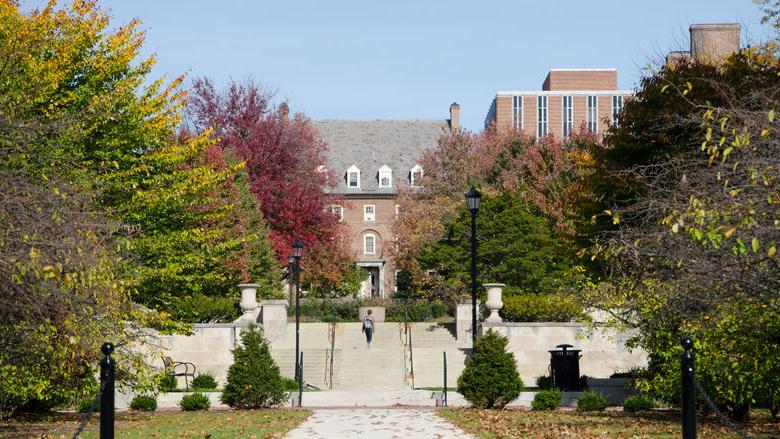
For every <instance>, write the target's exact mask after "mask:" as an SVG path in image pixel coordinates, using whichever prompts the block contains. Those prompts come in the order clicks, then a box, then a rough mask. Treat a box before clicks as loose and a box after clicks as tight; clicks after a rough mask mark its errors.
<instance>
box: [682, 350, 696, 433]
mask: <svg viewBox="0 0 780 439" xmlns="http://www.w3.org/2000/svg"><path fill="white" fill-rule="evenodd" d="M680 344H681V345H682V347H683V349H685V352H683V353H682V354H680V372H681V377H680V378H681V383H682V424H683V425H682V437H683V439H696V385H695V383H696V381H695V380H696V376H695V374H694V364H693V352H692V350H693V340H691V338H690V337H687V336H686V337H683V338H682V340H681V341H680Z"/></svg>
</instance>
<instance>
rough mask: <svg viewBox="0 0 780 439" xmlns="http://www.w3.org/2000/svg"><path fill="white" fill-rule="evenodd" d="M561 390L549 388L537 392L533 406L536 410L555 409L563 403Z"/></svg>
mask: <svg viewBox="0 0 780 439" xmlns="http://www.w3.org/2000/svg"><path fill="white" fill-rule="evenodd" d="M561 395H562V393H561V391H560V390H558V389H548V390H542V391H541V392H537V394H536V395H534V400H533V402H531V407H533V409H534V410H555V409H557V408H558V407H559V406H560V405H561Z"/></svg>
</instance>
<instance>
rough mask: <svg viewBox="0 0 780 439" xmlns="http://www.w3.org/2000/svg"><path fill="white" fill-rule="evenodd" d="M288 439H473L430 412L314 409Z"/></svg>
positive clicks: (414, 410) (424, 410)
mask: <svg viewBox="0 0 780 439" xmlns="http://www.w3.org/2000/svg"><path fill="white" fill-rule="evenodd" d="M287 438H288V439H304V438H305V439H310V438H337V439H347V438H363V439H365V438H370V439H383V438H442V439H444V438H447V439H450V438H452V439H461V438H462V439H473V436H469V435H467V434H465V433H464V432H463V431H462V430H460V429H459V428H457V427H455V426H454V425H452V424H450V423H449V422H447V421H446V420H444V419H443V418H441V417H439V416H437V415H436V412H435V411H434V410H432V409H393V408H388V409H362V408H361V409H317V410H314V413H313V414H312V415H311V416H310V417H309V419H307V420H306V422H304V423H303V424H301V425H299V426H298V428H296V429H295V430H293V431H291V432H290V433H289V434H288V435H287Z"/></svg>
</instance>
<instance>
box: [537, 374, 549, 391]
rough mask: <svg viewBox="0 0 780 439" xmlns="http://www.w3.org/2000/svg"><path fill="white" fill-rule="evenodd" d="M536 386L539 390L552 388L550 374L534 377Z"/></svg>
mask: <svg viewBox="0 0 780 439" xmlns="http://www.w3.org/2000/svg"><path fill="white" fill-rule="evenodd" d="M536 387H537V388H538V389H539V390H547V389H552V388H553V379H552V377H551V376H550V375H542V376H539V377H536Z"/></svg>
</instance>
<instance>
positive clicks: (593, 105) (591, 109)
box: [587, 96, 599, 133]
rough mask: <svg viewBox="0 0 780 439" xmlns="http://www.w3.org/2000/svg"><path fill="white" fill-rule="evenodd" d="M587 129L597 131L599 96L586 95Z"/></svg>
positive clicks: (592, 131)
mask: <svg viewBox="0 0 780 439" xmlns="http://www.w3.org/2000/svg"><path fill="white" fill-rule="evenodd" d="M587 122H588V131H590V132H591V133H598V132H599V97H598V96H588V117H587Z"/></svg>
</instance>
